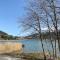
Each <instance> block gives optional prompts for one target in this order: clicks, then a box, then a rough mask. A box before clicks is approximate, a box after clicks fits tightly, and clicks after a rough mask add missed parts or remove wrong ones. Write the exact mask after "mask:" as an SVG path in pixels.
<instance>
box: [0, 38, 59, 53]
mask: <svg viewBox="0 0 60 60" xmlns="http://www.w3.org/2000/svg"><path fill="white" fill-rule="evenodd" d="M5 42H13V43H14V42H16V43H22V44H24V45H25V46H24V49H23V51H24V53H34V52H42V46H41V41H40V40H39V39H31V40H7V41H6V40H3V41H2V40H0V43H5ZM54 43H55V42H54V41H53V45H54ZM43 44H44V49H45V51H48V50H49V51H52V46H51V42H50V41H49V40H46V41H45V40H43ZM54 46H55V45H54ZM57 50H58V43H57Z"/></svg>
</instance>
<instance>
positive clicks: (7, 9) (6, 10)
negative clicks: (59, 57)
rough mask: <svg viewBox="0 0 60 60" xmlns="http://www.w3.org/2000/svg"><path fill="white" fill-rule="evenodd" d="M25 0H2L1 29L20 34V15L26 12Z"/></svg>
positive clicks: (0, 12)
mask: <svg viewBox="0 0 60 60" xmlns="http://www.w3.org/2000/svg"><path fill="white" fill-rule="evenodd" d="M25 5H26V3H25V0H0V30H2V31H4V32H7V33H8V34H11V35H19V33H20V28H18V22H17V21H18V17H22V16H23V15H24V13H25V11H24V8H23V7H24V6H25Z"/></svg>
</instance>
